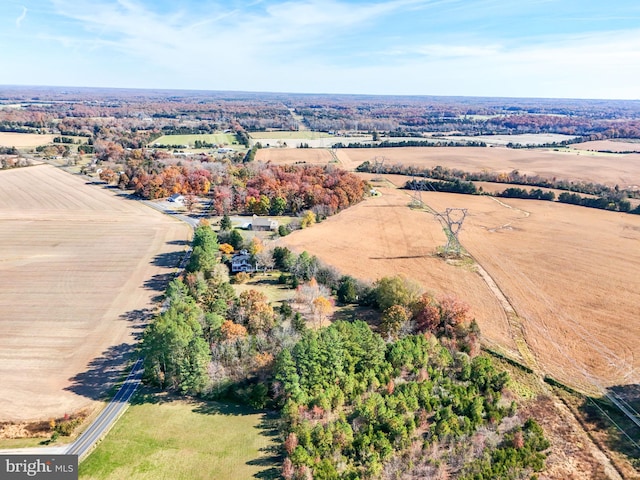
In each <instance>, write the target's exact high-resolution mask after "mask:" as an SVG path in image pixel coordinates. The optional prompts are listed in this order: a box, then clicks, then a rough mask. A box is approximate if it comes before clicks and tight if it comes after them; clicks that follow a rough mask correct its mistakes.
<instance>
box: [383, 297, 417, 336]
mask: <svg viewBox="0 0 640 480" xmlns="http://www.w3.org/2000/svg"><path fill="white" fill-rule="evenodd" d="M409 318H410V315H409V311H408V310H407V308H405V307H403V306H402V305H392V306H390V307H389V308H387V309H386V310H385V311H384V313H383V314H382V322H381V323H380V332H381V333H382V334H383V336H385V337H387V338H396V337H397V336H398V333H399V332H400V330H401V329H402V327H403V326H405V325H406V324H407V322H408V321H409Z"/></svg>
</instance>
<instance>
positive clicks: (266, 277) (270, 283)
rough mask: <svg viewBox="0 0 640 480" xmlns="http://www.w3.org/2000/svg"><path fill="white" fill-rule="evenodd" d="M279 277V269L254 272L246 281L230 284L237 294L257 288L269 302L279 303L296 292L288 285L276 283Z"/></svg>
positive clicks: (288, 298) (289, 298)
mask: <svg viewBox="0 0 640 480" xmlns="http://www.w3.org/2000/svg"><path fill="white" fill-rule="evenodd" d="M279 277H280V272H279V271H273V272H268V273H256V274H255V275H254V276H253V277H251V279H250V280H249V281H247V282H246V283H241V284H232V285H233V288H234V290H235V291H236V293H237V294H238V295H240V294H241V293H242V292H244V291H246V290H258V291H259V292H261V293H264V294H265V295H266V297H267V298H268V299H269V301H270V302H271V303H273V304H280V303H282V301H284V300H291V299H292V298H293V297H294V295H295V293H296V292H295V290H293V289H292V288H290V287H289V286H287V285H282V284H280V283H278V278H279Z"/></svg>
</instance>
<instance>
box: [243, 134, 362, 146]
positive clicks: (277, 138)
mask: <svg viewBox="0 0 640 480" xmlns="http://www.w3.org/2000/svg"><path fill="white" fill-rule="evenodd" d="M251 139H252V141H253V142H252V143H257V142H260V143H261V144H262V145H263V146H271V147H276V146H277V147H288V148H297V147H299V146H300V145H302V144H307V145H308V146H309V147H311V148H331V147H332V146H333V145H334V144H335V143H343V144H344V145H348V144H350V143H371V142H372V139H373V137H372V136H371V135H359V136H349V137H344V136H338V135H330V134H328V133H325V132H311V131H308V130H305V131H298V132H252V133H251ZM285 144H286V145H285Z"/></svg>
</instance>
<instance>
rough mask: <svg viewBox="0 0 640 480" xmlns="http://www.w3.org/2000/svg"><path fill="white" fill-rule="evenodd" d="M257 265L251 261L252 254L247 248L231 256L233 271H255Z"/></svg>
mask: <svg viewBox="0 0 640 480" xmlns="http://www.w3.org/2000/svg"><path fill="white" fill-rule="evenodd" d="M254 270H255V265H254V264H253V262H252V261H251V255H249V252H247V251H246V250H240V251H239V252H238V253H236V254H235V255H234V256H233V257H231V272H232V273H237V272H253V271H254Z"/></svg>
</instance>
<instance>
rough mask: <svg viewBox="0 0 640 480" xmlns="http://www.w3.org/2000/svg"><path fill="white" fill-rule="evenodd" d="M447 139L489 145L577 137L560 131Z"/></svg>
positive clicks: (528, 143)
mask: <svg viewBox="0 0 640 480" xmlns="http://www.w3.org/2000/svg"><path fill="white" fill-rule="evenodd" d="M444 138H446V139H447V140H450V141H453V142H456V141H457V142H459V141H467V142H484V143H486V144H487V145H507V144H509V143H512V144H517V143H519V144H520V145H545V144H551V143H554V142H555V143H560V142H563V141H567V140H572V139H574V138H576V136H575V135H562V134H559V133H525V134H521V135H477V136H470V137H467V136H457V135H452V136H446V137H444Z"/></svg>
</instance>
